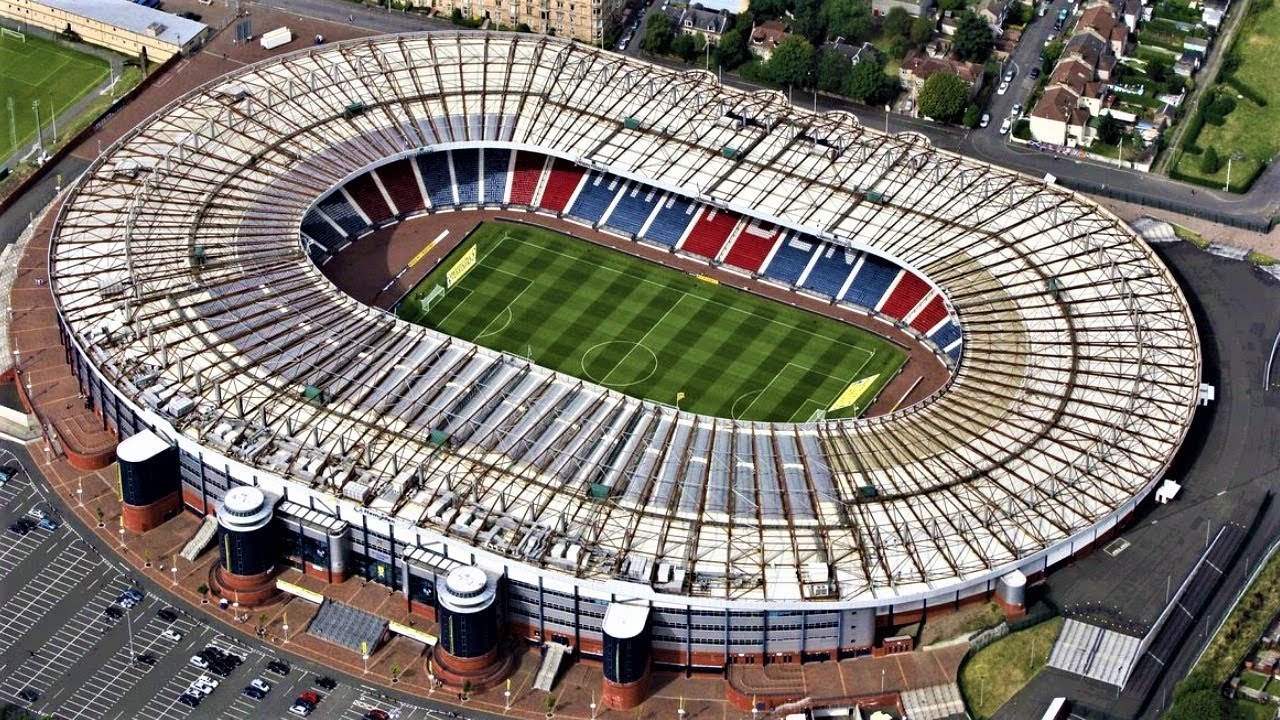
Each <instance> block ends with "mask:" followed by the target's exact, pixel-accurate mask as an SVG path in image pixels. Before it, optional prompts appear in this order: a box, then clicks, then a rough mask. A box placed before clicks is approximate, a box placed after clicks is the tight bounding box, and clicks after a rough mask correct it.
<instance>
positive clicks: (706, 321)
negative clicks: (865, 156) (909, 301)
mask: <svg viewBox="0 0 1280 720" xmlns="http://www.w3.org/2000/svg"><path fill="white" fill-rule="evenodd" d="M435 288H440V290H435V291H434V293H433V289H435ZM441 291H443V295H440V294H439V293H440V292H441ZM432 295H435V296H436V297H435V298H434V299H433V300H432V302H431V304H430V307H429V309H428V310H426V311H425V312H424V311H423V308H422V304H423V303H422V299H423V298H424V297H428V296H432ZM399 313H400V316H401V317H403V318H405V319H406V320H410V321H412V322H416V323H420V324H423V325H426V326H428V327H433V328H436V329H438V330H440V331H442V332H445V333H448V334H450V335H454V336H456V337H460V338H463V339H465V340H470V341H474V342H477V343H479V344H481V345H485V346H486V347H490V348H493V349H495V350H501V351H505V352H509V353H512V354H515V355H521V356H524V357H529V358H531V359H532V360H533V361H534V362H536V363H538V364H539V365H542V366H544V367H549V368H551V369H553V370H558V371H560V372H563V373H567V374H569V375H573V376H575V377H579V378H582V379H585V380H589V381H591V382H595V383H599V384H601V385H605V386H607V387H610V388H613V389H615V390H618V391H619V392H623V393H626V394H628V395H632V396H635V397H640V398H647V399H650V400H656V401H658V402H663V403H667V404H669V405H675V404H677V402H678V404H679V406H680V407H681V408H682V409H686V410H691V411H694V412H698V413H703V414H706V415H715V416H719V417H727V418H735V419H742V420H769V421H781V422H787V421H793V422H798V421H805V420H809V419H811V418H815V417H820V416H822V415H824V414H825V416H826V417H852V416H856V415H857V414H859V413H861V412H862V411H863V409H865V408H866V406H867V405H869V404H870V403H871V401H872V400H874V399H875V397H876V395H877V393H879V391H880V389H881V388H882V387H883V386H884V384H885V383H886V382H888V381H889V380H890V379H891V378H892V377H893V375H894V373H895V372H896V371H897V369H898V368H899V367H901V365H902V364H903V363H904V362H906V355H905V353H903V352H902V351H901V350H900V349H899V348H897V347H895V346H893V345H892V344H890V343H889V342H887V341H885V340H883V339H881V338H879V337H878V336H876V335H873V334H871V333H869V332H866V331H864V330H861V329H859V328H856V327H853V326H851V325H846V324H844V323H841V322H837V321H835V320H831V319H829V318H825V317H822V316H819V315H815V314H813V313H809V312H806V311H803V310H798V309H796V308H793V307H790V306H788V305H783V304H780V303H775V302H772V301H770V300H766V299H764V298H760V297H757V296H755V295H751V294H749V293H745V292H742V291H740V290H734V289H732V288H727V287H724V286H721V285H717V284H714V283H711V282H707V281H705V280H700V279H698V278H694V277H691V276H689V275H687V274H685V273H681V272H678V271H675V270H671V269H669V268H665V267H662V266H660V265H656V264H653V263H650V262H647V261H645V260H641V259H640V258H636V257H632V256H630V255H625V254H622V253H619V252H615V251H613V250H610V249H607V248H603V247H600V246H597V245H593V244H591V243H589V242H587V241H584V240H579V239H576V238H572V237H569V236H567V235H563V234H561V233H557V232H554V231H551V230H546V229H543V228H535V227H530V226H526V225H519V224H512V223H496V222H495V223H485V224H482V225H481V226H479V227H478V228H477V229H476V230H475V232H473V233H472V234H471V235H470V237H468V238H467V239H466V240H465V241H464V242H463V243H462V244H461V245H459V246H458V248H456V249H455V250H454V251H453V252H452V253H451V254H450V255H449V257H447V258H446V259H445V260H444V262H442V263H440V265H439V267H437V268H435V269H434V270H433V271H432V272H431V273H430V274H429V275H427V277H426V278H424V279H423V280H422V282H420V283H419V284H418V285H417V286H416V287H415V288H413V290H412V291H410V293H409V294H408V295H407V296H406V297H405V299H404V301H403V302H402V303H401V304H400V309H399Z"/></svg>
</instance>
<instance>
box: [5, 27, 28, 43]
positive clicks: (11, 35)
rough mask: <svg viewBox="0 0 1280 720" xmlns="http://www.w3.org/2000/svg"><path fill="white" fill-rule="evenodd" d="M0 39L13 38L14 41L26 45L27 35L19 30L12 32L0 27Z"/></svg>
mask: <svg viewBox="0 0 1280 720" xmlns="http://www.w3.org/2000/svg"><path fill="white" fill-rule="evenodd" d="M0 37H7V38H13V39H14V40H17V41H18V42H21V43H25V42H26V41H27V36H26V35H23V34H22V33H20V32H18V31H17V30H10V29H9V28H7V27H0Z"/></svg>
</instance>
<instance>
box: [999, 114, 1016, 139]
mask: <svg viewBox="0 0 1280 720" xmlns="http://www.w3.org/2000/svg"><path fill="white" fill-rule="evenodd" d="M1012 129H1013V118H1005V119H1004V122H1002V123H1000V134H1001V135H1008V134H1009V131H1010V130H1012Z"/></svg>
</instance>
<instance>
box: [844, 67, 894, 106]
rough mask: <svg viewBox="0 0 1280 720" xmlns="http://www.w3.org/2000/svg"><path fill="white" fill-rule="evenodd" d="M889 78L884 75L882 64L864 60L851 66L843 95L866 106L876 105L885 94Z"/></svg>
mask: <svg viewBox="0 0 1280 720" xmlns="http://www.w3.org/2000/svg"><path fill="white" fill-rule="evenodd" d="M889 82H890V81H889V78H888V76H886V75H885V74H884V63H882V62H880V61H879V60H874V59H871V58H865V59H863V60H861V61H859V62H858V64H857V65H854V66H853V70H851V71H850V72H849V76H848V79H847V80H846V82H845V84H844V94H845V95H848V96H849V97H851V98H853V99H854V100H857V101H858V102H864V103H867V104H876V103H877V101H879V100H880V99H881V97H882V96H883V95H884V94H885V87H886V86H887V85H888V84H889Z"/></svg>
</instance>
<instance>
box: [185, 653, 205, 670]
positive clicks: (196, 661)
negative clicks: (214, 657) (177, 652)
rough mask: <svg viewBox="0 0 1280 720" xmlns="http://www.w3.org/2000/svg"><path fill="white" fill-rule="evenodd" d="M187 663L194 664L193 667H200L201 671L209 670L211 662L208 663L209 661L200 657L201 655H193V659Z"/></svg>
mask: <svg viewBox="0 0 1280 720" xmlns="http://www.w3.org/2000/svg"><path fill="white" fill-rule="evenodd" d="M187 662H188V663H190V664H192V665H194V666H196V667H198V668H200V669H201V670H208V669H209V661H208V660H205V659H204V658H202V657H200V656H199V655H192V656H191V658H190V659H189V660H187Z"/></svg>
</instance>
